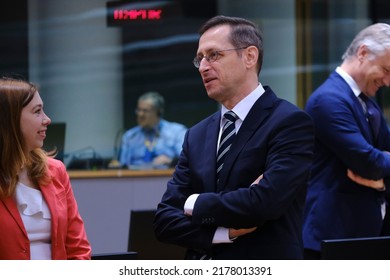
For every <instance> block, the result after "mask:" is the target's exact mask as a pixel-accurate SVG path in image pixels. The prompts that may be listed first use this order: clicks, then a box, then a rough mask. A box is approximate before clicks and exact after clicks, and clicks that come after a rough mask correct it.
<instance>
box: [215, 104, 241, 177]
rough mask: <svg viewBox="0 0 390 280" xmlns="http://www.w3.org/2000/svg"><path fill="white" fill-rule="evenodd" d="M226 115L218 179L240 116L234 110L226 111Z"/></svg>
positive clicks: (219, 149)
mask: <svg viewBox="0 0 390 280" xmlns="http://www.w3.org/2000/svg"><path fill="white" fill-rule="evenodd" d="M224 117H225V119H226V123H225V125H224V126H223V129H222V135H221V140H220V142H219V148H218V153H217V180H218V178H219V174H220V173H221V170H222V167H223V162H224V160H225V157H226V154H227V152H228V151H229V149H230V146H231V145H232V143H233V139H234V136H235V135H236V127H235V122H236V120H237V118H238V116H237V115H236V114H235V113H234V112H233V111H228V112H226V113H225V114H224Z"/></svg>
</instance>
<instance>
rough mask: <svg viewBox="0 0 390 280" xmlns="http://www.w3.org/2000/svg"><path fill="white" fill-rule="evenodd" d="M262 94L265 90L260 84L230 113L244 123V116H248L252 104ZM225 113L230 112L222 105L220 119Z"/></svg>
mask: <svg viewBox="0 0 390 280" xmlns="http://www.w3.org/2000/svg"><path fill="white" fill-rule="evenodd" d="M264 92H265V90H264V88H263V86H262V84H261V83H259V85H258V86H257V87H256V88H255V90H254V91H252V92H251V93H250V94H249V95H248V96H246V97H245V98H244V99H242V100H241V101H240V102H239V103H238V104H237V105H236V106H234V108H233V109H232V111H233V112H234V113H235V114H236V115H237V116H238V117H239V118H240V120H241V121H244V120H245V118H246V116H247V115H248V113H249V111H250V109H251V108H252V106H253V104H255V102H256V101H257V99H259V98H260V96H262V95H263V93H264ZM227 111H230V110H229V109H227V108H226V107H225V106H223V105H222V108H221V118H222V116H223V115H224V114H225V113H226V112H227Z"/></svg>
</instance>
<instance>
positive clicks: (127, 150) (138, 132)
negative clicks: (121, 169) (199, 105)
mask: <svg viewBox="0 0 390 280" xmlns="http://www.w3.org/2000/svg"><path fill="white" fill-rule="evenodd" d="M164 105H165V102H164V98H163V97H162V96H161V95H160V94H159V93H157V92H147V93H145V94H143V95H141V96H140V97H139V98H138V104H137V108H136V109H135V114H136V116H137V123H138V125H137V126H136V127H133V128H131V129H129V130H128V131H126V132H125V134H124V135H123V137H122V144H121V149H120V156H119V161H120V163H121V165H122V166H127V167H128V168H130V169H149V168H167V167H172V166H174V165H175V164H176V161H177V158H178V156H179V154H180V152H181V148H182V144H183V139H184V135H185V133H186V131H187V128H186V127H185V126H184V125H182V124H179V123H175V122H169V121H167V120H165V119H163V114H164Z"/></svg>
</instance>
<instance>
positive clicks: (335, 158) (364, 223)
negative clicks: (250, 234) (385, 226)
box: [303, 72, 390, 250]
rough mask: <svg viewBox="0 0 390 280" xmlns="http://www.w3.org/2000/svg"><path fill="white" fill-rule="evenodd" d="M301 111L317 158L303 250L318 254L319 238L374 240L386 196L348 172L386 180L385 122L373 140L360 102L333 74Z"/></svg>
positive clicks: (388, 141) (388, 140)
mask: <svg viewBox="0 0 390 280" xmlns="http://www.w3.org/2000/svg"><path fill="white" fill-rule="evenodd" d="M371 102H372V101H371ZM375 106H376V107H377V108H378V109H379V107H378V106H377V105H376V104H375ZM306 111H307V112H308V113H309V114H310V115H311V116H312V118H313V120H314V124H315V129H316V148H315V153H316V158H315V161H314V164H313V170H312V177H311V180H310V183H309V188H308V194H307V206H306V211H305V223H304V229H303V237H304V243H305V248H309V249H313V250H320V242H321V240H323V239H338V238H354V237H369V236H379V235H380V233H381V229H382V223H383V221H382V217H381V203H382V202H383V200H384V198H385V193H384V192H379V191H377V190H374V189H371V188H368V187H364V186H361V185H358V184H356V183H354V182H353V181H351V180H350V179H348V177H347V169H348V168H349V169H351V170H352V171H354V172H355V173H357V174H359V175H361V176H363V177H365V178H369V179H379V178H383V177H386V176H389V175H390V155H389V154H386V153H383V152H381V151H384V150H386V151H390V135H389V130H388V128H387V125H386V122H385V120H384V118H383V117H382V120H381V126H380V132H379V136H378V138H377V140H375V139H374V137H373V135H372V132H371V130H370V127H369V124H368V122H367V121H366V118H365V115H364V111H363V108H362V105H361V103H360V102H359V100H358V99H357V98H356V96H355V95H354V93H353V91H352V90H351V88H350V87H349V86H348V84H347V83H346V82H345V81H344V80H343V79H342V78H341V76H340V75H339V74H337V73H336V72H333V73H332V74H331V75H330V76H329V78H328V79H327V80H326V81H325V83H324V84H323V85H321V86H320V87H319V88H318V89H317V90H316V91H315V92H314V93H313V94H312V96H311V97H310V98H309V100H308V102H307V105H306Z"/></svg>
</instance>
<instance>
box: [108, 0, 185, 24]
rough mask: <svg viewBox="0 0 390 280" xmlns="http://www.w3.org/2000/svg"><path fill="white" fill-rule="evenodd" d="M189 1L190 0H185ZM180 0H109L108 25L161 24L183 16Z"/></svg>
mask: <svg viewBox="0 0 390 280" xmlns="http://www.w3.org/2000/svg"><path fill="white" fill-rule="evenodd" d="M185 1H188V0H185ZM182 14H183V13H182V5H181V1H178V0H165V1H153V0H128V1H109V2H107V25H108V26H128V25H133V24H135V25H138V24H149V23H151V24H159V23H162V22H163V21H167V20H171V19H173V18H178V17H181V16H182Z"/></svg>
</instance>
